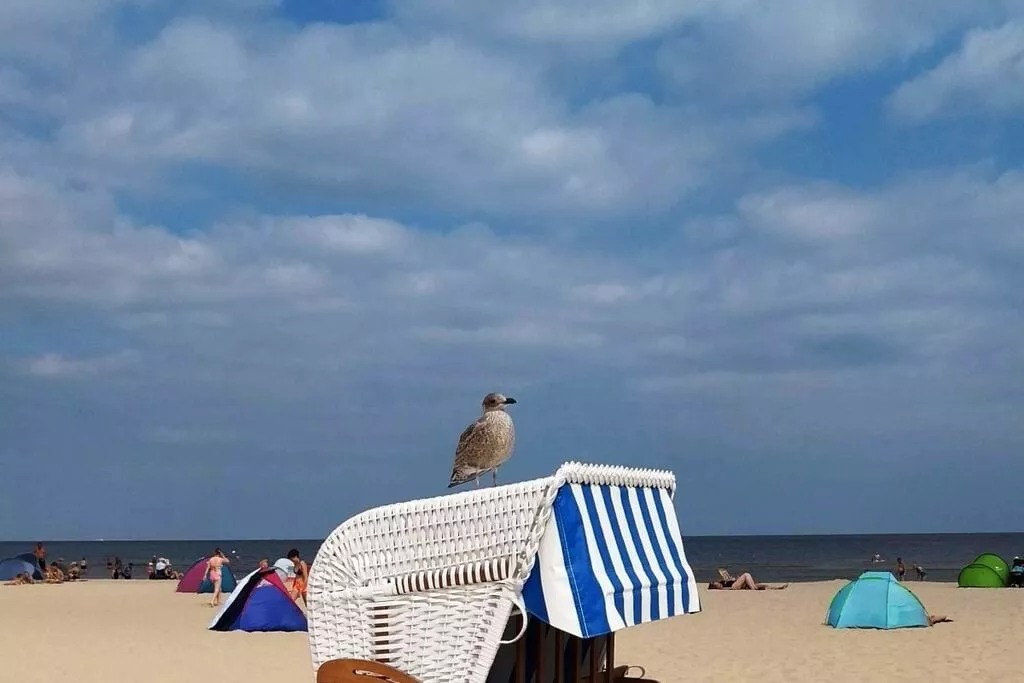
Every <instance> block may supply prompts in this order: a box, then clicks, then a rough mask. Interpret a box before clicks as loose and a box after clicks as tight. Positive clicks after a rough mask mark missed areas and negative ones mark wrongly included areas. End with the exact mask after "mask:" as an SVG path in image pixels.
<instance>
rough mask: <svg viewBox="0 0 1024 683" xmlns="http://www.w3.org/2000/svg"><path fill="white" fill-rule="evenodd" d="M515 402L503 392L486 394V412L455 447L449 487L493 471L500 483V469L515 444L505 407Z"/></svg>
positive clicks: (510, 418) (514, 433) (513, 432)
mask: <svg viewBox="0 0 1024 683" xmlns="http://www.w3.org/2000/svg"><path fill="white" fill-rule="evenodd" d="M515 402H516V400H515V399H514V398H506V397H505V396H503V395H502V394H496V393H491V394H487V395H486V396H484V400H483V408H484V413H483V415H481V416H480V417H479V418H478V419H477V420H476V422H474V423H473V424H471V425H469V426H468V427H466V431H464V432H462V436H460V437H459V445H458V446H457V447H456V448H455V463H454V465H453V466H452V476H451V479H450V480H449V482H448V488H451V487H453V486H458V485H459V484H464V483H466V482H467V481H476V482H477V485H479V484H480V477H481V476H483V475H484V474H486V473H487V472H490V473H491V475H492V477H493V480H494V484H495V485H497V483H498V468H499V467H501V465H502V463H504V462H505V461H506V460H508V459H509V457H511V455H512V450H513V449H514V448H515V444H516V428H515V425H514V424H512V416H511V415H509V414H508V413H507V412H506V411H505V407H506V406H509V405H512V404H514V403H515Z"/></svg>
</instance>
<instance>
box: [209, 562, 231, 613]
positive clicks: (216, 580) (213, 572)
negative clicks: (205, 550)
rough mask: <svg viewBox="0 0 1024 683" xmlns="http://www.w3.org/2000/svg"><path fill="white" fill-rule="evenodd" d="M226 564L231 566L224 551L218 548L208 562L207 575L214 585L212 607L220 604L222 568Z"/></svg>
mask: <svg viewBox="0 0 1024 683" xmlns="http://www.w3.org/2000/svg"><path fill="white" fill-rule="evenodd" d="M226 564H231V562H230V561H229V560H228V558H226V557H224V551H223V550H221V549H220V548H216V549H214V551H213V557H211V558H210V559H209V560H207V561H206V575H207V576H208V577H209V579H210V583H212V584H213V599H212V600H211V601H210V606H211V607H216V606H217V605H219V604H220V580H221V567H223V566H224V565H226Z"/></svg>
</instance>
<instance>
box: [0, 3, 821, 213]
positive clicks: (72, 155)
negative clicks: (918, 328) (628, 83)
mask: <svg viewBox="0 0 1024 683" xmlns="http://www.w3.org/2000/svg"><path fill="white" fill-rule="evenodd" d="M107 49H108V51H109V54H105V55H104V56H103V58H102V59H100V58H97V57H96V56H94V55H83V56H82V59H81V60H80V61H79V62H77V63H76V64H75V65H74V74H75V77H74V78H73V79H71V78H67V79H56V80H55V81H54V82H53V83H52V84H49V85H47V86H44V87H42V88H39V90H40V92H38V93H37V96H36V98H35V101H34V102H33V103H32V106H34V107H36V108H39V107H44V108H45V109H46V110H47V112H48V114H47V115H48V116H50V117H52V119H53V123H54V130H55V132H54V138H55V143H56V144H55V145H53V146H47V147H45V148H43V147H42V146H40V145H34V144H32V143H30V142H27V141H26V142H23V143H22V144H23V146H24V147H25V149H24V151H23V152H22V153H21V154H20V155H19V156H18V159H19V164H32V165H43V164H44V163H45V162H46V161H49V162H52V163H50V164H49V167H50V168H51V171H50V172H52V168H53V167H54V166H57V167H59V168H61V169H62V170H63V171H64V172H65V173H66V174H67V175H68V176H69V177H72V178H75V179H76V180H77V181H79V182H81V183H87V184H88V185H90V186H93V187H95V186H102V187H113V188H118V189H120V190H127V191H131V192H133V193H136V194H138V193H141V192H144V191H149V190H150V189H151V188H153V187H159V186H160V185H161V183H163V182H166V181H165V180H163V179H162V177H161V175H160V172H161V171H174V170H176V169H181V168H182V167H186V168H188V167H189V166H188V165H193V166H194V165H197V164H198V165H213V166H216V167H220V168H225V169H231V170H234V171H235V172H236V173H238V174H240V175H242V176H243V177H245V178H249V179H256V180H257V181H259V182H261V183H262V185H263V187H265V188H267V190H268V191H269V192H270V193H272V194H273V193H278V194H284V191H283V190H281V189H278V188H279V187H281V186H282V185H284V186H286V187H294V186H303V187H304V188H305V189H306V191H307V192H308V191H313V192H319V193H320V194H321V195H325V196H331V197H334V198H341V199H358V200H362V199H363V198H366V197H370V198H380V199H379V202H380V203H381V204H383V205H389V201H388V200H389V199H390V198H400V200H401V201H402V202H404V203H406V204H413V205H417V206H427V207H431V208H433V209H441V210H458V211H470V212H484V213H485V214H488V215H508V214H510V213H511V214H519V215H523V214H529V215H531V216H537V215H542V216H550V215H554V214H560V215H565V214H568V215H573V216H577V217H580V216H582V217H588V218H593V217H600V218H601V219H602V220H607V219H610V218H615V217H618V216H622V215H625V214H627V213H629V212H632V211H637V210H644V211H647V212H657V211H661V210H664V209H666V208H668V207H671V206H673V205H675V204H676V203H677V202H678V201H680V199H683V198H685V197H687V196H689V195H690V194H691V193H692V192H693V191H694V190H695V189H696V188H701V187H707V186H709V185H710V184H712V183H714V182H715V181H716V180H717V179H718V178H721V177H724V176H729V175H732V174H734V173H735V172H737V171H738V170H742V169H743V168H745V165H746V164H745V163H744V161H743V159H744V155H745V154H746V153H747V152H748V151H749V150H751V149H754V148H756V147H757V146H758V145H760V144H763V143H764V142H767V141H771V140H774V139H776V138H777V137H779V136H780V135H782V134H785V133H787V132H790V131H793V130H796V129H800V128H803V127H806V126H807V125H809V124H810V123H812V122H813V119H812V118H811V117H809V115H808V114H807V112H803V111H800V110H794V109H792V108H790V107H788V106H785V105H780V106H779V107H777V108H774V109H768V110H764V111H760V112H758V113H756V114H754V115H749V114H744V113H739V112H737V113H735V114H731V115H728V116H725V115H722V114H721V113H720V112H719V113H715V114H711V113H709V112H706V111H704V110H702V109H701V108H700V107H695V106H692V105H686V106H682V105H676V104H673V103H671V102H667V103H665V102H662V103H655V102H654V101H653V100H652V99H651V98H650V97H648V96H646V95H643V94H640V93H629V92H627V93H612V94H609V95H607V96H605V97H602V98H598V99H594V100H591V101H589V102H587V103H586V104H584V105H582V106H581V105H579V104H578V103H575V102H574V101H573V99H572V93H567V92H564V91H562V90H560V89H559V88H557V87H556V83H554V82H553V81H552V80H551V79H550V78H549V69H550V67H551V64H552V62H551V60H550V59H549V58H545V57H544V56H542V55H532V56H531V55H526V54H515V55H510V54H506V53H503V52H501V51H497V50H489V49H487V48H486V47H485V46H481V45H478V44H476V43H474V42H473V41H471V40H469V39H463V38H460V37H457V36H456V37H453V36H451V35H448V34H446V33H443V32H439V33H433V34H417V33H415V32H408V31H405V30H402V29H399V28H396V27H395V26H389V25H382V24H364V25H353V26H339V25H325V24H314V25H310V26H307V27H304V28H294V27H293V28H287V27H283V26H277V27H276V28H261V29H256V28H253V27H251V26H248V25H228V24H226V23H224V22H217V21H213V20H210V19H203V18H191V19H181V20H176V21H174V22H172V23H170V24H169V25H167V26H166V27H165V28H164V29H163V30H162V31H161V32H160V33H159V34H158V35H157V36H156V37H155V38H154V39H153V40H152V41H150V42H148V43H145V44H142V45H140V46H138V47H136V48H134V49H132V50H131V51H130V52H129V53H128V54H126V55H121V56H119V57H117V58H116V59H115V58H113V55H114V54H115V53H116V48H115V47H111V46H108V48H107ZM111 64H117V65H119V66H117V67H112V66H111ZM112 68H113V69H114V70H113V71H112ZM68 73H70V71H69V72H68ZM21 79H23V74H21V72H19V71H17V70H15V71H13V72H11V73H10V74H7V75H5V77H4V78H3V79H0V85H2V84H3V83H7V86H6V87H0V97H2V96H3V93H4V92H5V91H7V95H6V97H7V98H8V99H10V100H12V101H15V100H24V99H25V98H24V93H23V92H22V91H23V87H22V85H21V82H22V81H21ZM47 97H49V98H50V99H51V100H53V103H52V104H49V105H45V104H44V102H45V101H46V98H47ZM41 155H42V156H41Z"/></svg>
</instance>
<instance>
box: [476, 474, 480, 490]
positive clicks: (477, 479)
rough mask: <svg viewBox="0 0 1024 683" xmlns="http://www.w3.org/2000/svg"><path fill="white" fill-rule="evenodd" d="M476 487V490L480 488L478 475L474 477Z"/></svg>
mask: <svg viewBox="0 0 1024 683" xmlns="http://www.w3.org/2000/svg"><path fill="white" fill-rule="evenodd" d="M476 486H477V488H480V475H477V477H476Z"/></svg>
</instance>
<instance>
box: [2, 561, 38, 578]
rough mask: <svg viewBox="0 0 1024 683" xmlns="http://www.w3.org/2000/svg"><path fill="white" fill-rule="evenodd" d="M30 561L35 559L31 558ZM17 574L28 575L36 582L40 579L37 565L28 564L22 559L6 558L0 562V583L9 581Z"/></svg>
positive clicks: (33, 563)
mask: <svg viewBox="0 0 1024 683" xmlns="http://www.w3.org/2000/svg"><path fill="white" fill-rule="evenodd" d="M32 559H33V560H34V559H35V557H34V556H33V558H32ZM18 574H28V575H29V576H31V577H32V578H34V579H36V580H38V579H40V578H42V574H41V573H40V572H39V565H38V564H36V563H35V562H29V561H27V560H25V558H23V557H8V558H7V559H6V560H0V581H10V580H11V579H13V578H14V577H15V576H17V575H18Z"/></svg>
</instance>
